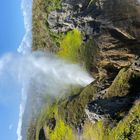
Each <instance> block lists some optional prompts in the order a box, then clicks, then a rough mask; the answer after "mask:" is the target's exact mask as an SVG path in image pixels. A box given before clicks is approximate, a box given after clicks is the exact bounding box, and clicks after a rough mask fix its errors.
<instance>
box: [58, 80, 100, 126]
mask: <svg viewBox="0 0 140 140" xmlns="http://www.w3.org/2000/svg"><path fill="white" fill-rule="evenodd" d="M96 92H97V86H96V84H95V83H92V84H91V85H89V86H87V87H86V88H85V89H84V90H83V91H82V92H81V93H80V94H79V95H77V96H75V97H74V98H73V99H71V100H69V99H68V100H65V101H63V102H62V103H61V104H60V107H59V112H60V114H61V115H62V117H63V119H64V120H65V122H67V123H68V124H69V125H70V126H73V127H76V126H77V125H78V124H80V123H81V122H83V121H84V119H85V118H86V114H85V111H84V109H85V107H86V105H87V103H88V102H90V101H91V100H92V99H93V97H94V96H95V94H96Z"/></svg>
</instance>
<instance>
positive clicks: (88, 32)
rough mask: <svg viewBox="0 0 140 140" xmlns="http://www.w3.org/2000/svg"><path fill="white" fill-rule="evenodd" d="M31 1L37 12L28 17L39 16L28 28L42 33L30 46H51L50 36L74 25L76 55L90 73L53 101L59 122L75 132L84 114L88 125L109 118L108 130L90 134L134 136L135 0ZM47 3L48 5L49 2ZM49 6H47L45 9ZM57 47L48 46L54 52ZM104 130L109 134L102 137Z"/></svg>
mask: <svg viewBox="0 0 140 140" xmlns="http://www.w3.org/2000/svg"><path fill="white" fill-rule="evenodd" d="M34 1H35V2H36V3H37V2H38V1H40V3H42V4H41V8H42V9H43V10H42V11H43V14H41V13H40V16H38V18H34V19H36V20H37V19H39V23H40V24H39V25H40V26H36V27H38V28H36V29H37V30H35V31H34V32H35V33H36V34H37V32H38V31H40V32H39V34H40V33H42V32H43V39H41V37H40V36H39V37H38V38H37V36H35V37H34V36H33V40H34V41H36V43H34V44H33V47H34V46H35V48H38V47H37V44H38V42H39V44H43V48H45V50H51V51H52V50H53V47H54V46H55V47H56V46H57V45H56V44H55V45H54V43H53V41H54V40H55V39H56V38H57V39H58V38H59V37H60V38H61V35H62V36H63V35H65V34H67V33H68V32H69V31H71V30H73V29H75V28H77V29H78V30H79V31H80V32H81V34H82V41H83V42H82V45H81V48H80V49H79V50H78V51H77V52H78V54H77V55H78V56H80V58H81V59H82V60H81V61H82V64H83V63H85V65H86V66H87V65H88V67H86V68H87V69H88V71H89V72H90V73H91V74H92V75H93V76H94V78H96V80H95V81H94V82H93V83H91V84H90V85H88V86H87V87H85V88H84V89H83V90H82V91H81V92H78V93H77V92H76V93H75V95H74V96H72V97H69V99H71V100H69V99H67V98H66V99H63V100H60V101H59V103H58V112H59V113H58V114H59V115H60V116H61V118H62V119H63V120H64V122H65V123H66V124H67V125H69V126H72V128H75V129H78V130H80V133H82V132H83V131H84V130H83V129H84V127H83V126H84V124H85V123H86V120H90V122H91V123H92V124H93V125H94V124H96V123H98V122H100V121H102V122H109V124H114V125H113V129H112V130H110V129H109V131H110V134H104V135H103V138H95V136H93V138H94V139H95V140H112V137H111V136H113V135H114V136H113V138H114V139H115V140H119V138H120V139H122V140H123V139H125V138H126V139H130V140H139V139H140V135H139V134H140V132H139V130H140V119H139V118H140V112H139V111H138V110H139V108H140V101H139V98H140V86H139V83H140V1H139V0H62V1H59V0H58V1H59V4H60V5H59V6H56V7H55V6H54V5H56V1H55V0H46V1H43V0H34ZM38 3H39V2H38ZM46 3H47V4H48V5H47V4H46ZM49 4H50V5H52V6H53V8H52V7H51V8H50V7H49ZM43 5H45V6H44V7H43ZM34 7H35V6H34ZM46 7H47V8H46ZM54 7H55V8H54ZM49 8H50V9H51V10H48V9H49ZM35 9H36V8H35ZM45 12H46V13H47V14H46V16H45ZM34 16H35V17H36V15H34ZM39 17H41V18H39ZM33 25H34V26H35V24H33ZM37 25H38V24H37ZM39 28H41V29H39ZM33 29H34V28H33ZM42 30H43V31H42ZM41 31H42V32H41ZM45 31H46V32H45ZM52 35H53V39H54V40H53V39H52V40H50V39H49V41H48V42H47V41H46V40H47V39H46V37H47V38H48V36H49V37H50V36H52ZM61 39H62V38H61ZM37 40H38V41H37ZM46 42H47V43H46ZM59 43H61V41H59ZM50 44H51V45H50ZM49 45H50V46H51V49H49V47H48V46H49ZM58 46H61V44H59V45H58ZM56 48H57V47H56ZM57 49H58V50H59V49H61V48H57ZM57 49H56V50H55V51H52V52H57ZM81 52H82V53H81ZM81 61H80V63H81ZM133 113H134V114H133ZM43 118H44V116H43ZM46 118H47V117H46ZM44 123H45V122H44ZM51 124H52V123H50V127H53V128H54V130H53V131H54V132H56V130H55V127H56V128H58V126H57V125H58V124H57V123H54V124H55V125H51ZM81 124H82V125H81ZM54 126H55V127H54ZM124 127H126V128H127V130H125V128H124ZM107 128H108V127H107V126H106V129H107ZM128 129H130V130H128ZM89 130H90V129H89ZM94 130H95V129H94ZM97 130H101V128H99V129H97ZM56 133H57V132H56ZM59 133H60V132H59ZM104 133H105V132H104ZM92 134H93V133H92ZM93 135H94V134H93ZM98 135H100V134H98ZM106 135H109V136H108V137H107V138H105V137H104V136H106ZM134 135H135V136H137V138H136V137H135V136H134ZM110 137H111V138H110ZM85 139H89V137H86V138H85ZM91 140H92V136H91Z"/></svg>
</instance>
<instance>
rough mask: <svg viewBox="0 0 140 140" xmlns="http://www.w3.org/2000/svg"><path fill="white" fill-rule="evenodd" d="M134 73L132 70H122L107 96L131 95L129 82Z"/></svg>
mask: <svg viewBox="0 0 140 140" xmlns="http://www.w3.org/2000/svg"><path fill="white" fill-rule="evenodd" d="M132 74H133V72H132V71H131V70H130V69H125V68H124V69H122V70H120V72H119V74H118V75H117V76H116V78H115V80H114V81H113V83H112V85H111V86H110V87H109V90H108V93H107V96H108V97H112V96H125V95H127V94H128V93H129V89H130V84H129V80H130V79H131V77H132Z"/></svg>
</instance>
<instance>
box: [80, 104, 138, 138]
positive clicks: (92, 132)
mask: <svg viewBox="0 0 140 140" xmlns="http://www.w3.org/2000/svg"><path fill="white" fill-rule="evenodd" d="M139 110H140V101H137V103H135V105H134V106H133V107H132V109H131V110H130V111H129V113H128V115H127V116H126V117H125V118H124V119H123V120H121V121H120V122H119V123H118V124H117V125H116V126H115V127H114V128H110V127H109V126H105V125H104V123H103V122H102V121H99V122H96V123H95V124H92V123H90V122H86V123H85V125H84V129H83V134H82V136H83V138H84V139H85V140H112V139H113V140H139V139H140V111H139Z"/></svg>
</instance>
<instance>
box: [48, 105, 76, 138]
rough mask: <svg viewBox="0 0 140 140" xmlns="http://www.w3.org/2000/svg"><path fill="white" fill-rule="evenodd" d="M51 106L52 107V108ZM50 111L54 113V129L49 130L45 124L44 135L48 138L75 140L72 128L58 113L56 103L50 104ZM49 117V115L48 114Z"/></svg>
mask: <svg viewBox="0 0 140 140" xmlns="http://www.w3.org/2000/svg"><path fill="white" fill-rule="evenodd" d="M52 108H53V109H52ZM49 112H50V113H52V112H54V113H55V119H56V126H55V129H54V130H50V129H49V128H48V127H47V126H46V135H47V138H49V139H50V140H69V139H71V140H75V139H76V138H75V134H74V132H73V130H72V128H71V127H70V126H69V125H67V124H66V123H65V122H64V121H63V120H62V118H61V116H60V115H59V114H58V105H54V106H51V110H50V111H49ZM49 117H51V116H50V115H49Z"/></svg>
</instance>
